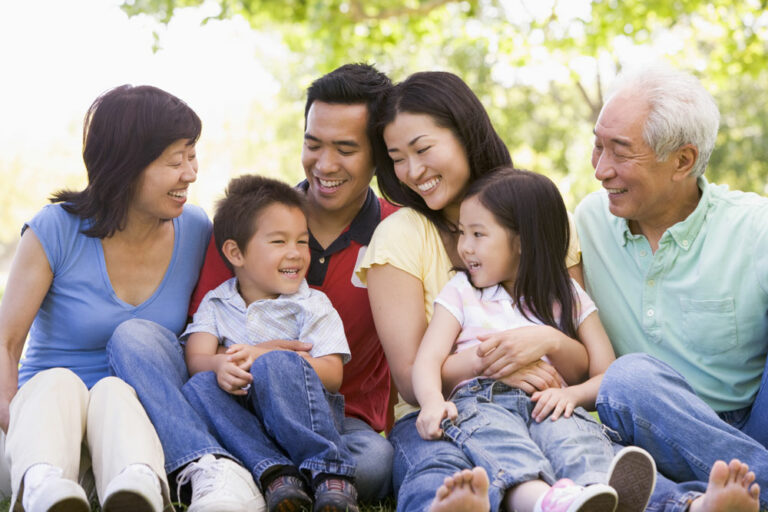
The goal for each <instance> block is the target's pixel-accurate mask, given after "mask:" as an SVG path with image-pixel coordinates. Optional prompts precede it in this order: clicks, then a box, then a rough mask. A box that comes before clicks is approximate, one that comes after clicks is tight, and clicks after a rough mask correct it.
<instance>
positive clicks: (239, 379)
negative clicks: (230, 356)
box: [215, 360, 253, 396]
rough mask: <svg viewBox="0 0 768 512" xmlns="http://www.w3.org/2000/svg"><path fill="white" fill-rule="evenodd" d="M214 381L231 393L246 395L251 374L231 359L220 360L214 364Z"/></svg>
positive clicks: (251, 378)
mask: <svg viewBox="0 0 768 512" xmlns="http://www.w3.org/2000/svg"><path fill="white" fill-rule="evenodd" d="M215 371H216V382H218V383H219V387H220V388H221V389H223V390H224V391H226V392H227V393H229V394H231V395H240V396H242V395H246V394H247V393H248V390H247V387H248V386H250V385H251V382H253V376H252V375H251V374H250V373H249V372H247V371H245V370H243V369H242V368H240V367H239V366H238V365H236V364H235V363H233V362H231V361H226V360H220V362H219V364H217V365H216V370H215Z"/></svg>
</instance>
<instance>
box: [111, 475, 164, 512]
mask: <svg viewBox="0 0 768 512" xmlns="http://www.w3.org/2000/svg"><path fill="white" fill-rule="evenodd" d="M105 495H106V498H104V505H103V506H102V511H103V512H161V511H162V510H163V491H162V488H161V487H160V479H159V478H158V477H157V475H156V474H155V472H154V471H152V469H151V468H150V467H149V466H147V465H146V464H131V465H129V466H127V467H126V468H125V469H123V471H121V472H120V474H118V475H117V476H116V477H114V478H113V479H112V481H111V482H109V484H108V485H107V490H106V493H105Z"/></svg>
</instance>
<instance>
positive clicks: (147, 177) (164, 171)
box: [129, 139, 197, 219]
mask: <svg viewBox="0 0 768 512" xmlns="http://www.w3.org/2000/svg"><path fill="white" fill-rule="evenodd" d="M188 144H189V140H188V139H179V140H177V141H176V142H174V143H173V144H171V145H170V146H168V147H167V148H165V151H163V152H162V153H161V154H160V156H159V157H157V159H155V161H154V162H152V163H151V164H149V165H148V166H147V168H146V169H144V171H143V172H142V173H141V175H140V176H139V179H138V180H137V182H136V192H135V194H134V196H133V199H132V200H131V203H130V206H129V209H130V210H133V211H134V212H137V213H141V214H142V215H147V216H150V217H153V218H160V219H173V218H175V217H178V216H179V215H181V212H182V211H183V209H184V203H186V202H187V189H188V188H189V185H190V183H193V182H194V181H195V180H196V179H197V151H196V149H195V146H194V144H193V145H191V146H190V145H188Z"/></svg>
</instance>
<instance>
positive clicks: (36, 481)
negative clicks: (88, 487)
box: [21, 464, 91, 512]
mask: <svg viewBox="0 0 768 512" xmlns="http://www.w3.org/2000/svg"><path fill="white" fill-rule="evenodd" d="M63 474H64V472H63V471H62V470H61V468H57V467H54V466H51V465H50V464H35V465H34V466H32V467H31V468H29V469H27V471H26V473H25V474H24V494H23V496H22V497H21V503H22V505H23V506H24V510H25V511H26V512H48V511H49V510H51V509H54V510H57V511H59V510H60V511H62V512H90V511H91V506H90V505H89V504H88V497H87V496H86V495H85V491H84V490H83V488H82V487H80V486H79V485H77V483H76V482H73V481H72V480H69V479H67V478H63V477H62V475H63Z"/></svg>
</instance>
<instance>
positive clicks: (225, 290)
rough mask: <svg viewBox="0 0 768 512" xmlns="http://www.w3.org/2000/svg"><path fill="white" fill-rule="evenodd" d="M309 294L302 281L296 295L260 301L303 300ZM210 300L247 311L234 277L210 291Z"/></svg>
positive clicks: (291, 294)
mask: <svg viewBox="0 0 768 512" xmlns="http://www.w3.org/2000/svg"><path fill="white" fill-rule="evenodd" d="M309 294H310V291H309V285H308V284H307V280H306V279H302V280H301V284H300V285H299V289H298V291H296V293H288V294H285V293H284V294H281V295H278V296H277V298H275V299H262V300H280V299H290V300H296V299H305V298H307V297H309ZM211 298H213V299H219V300H222V301H226V302H229V303H231V304H233V305H235V306H236V307H237V308H238V309H239V310H241V311H245V310H246V309H247V308H246V306H245V300H243V296H242V295H240V293H239V292H238V291H237V278H236V277H233V278H231V279H228V280H226V281H224V282H223V283H222V284H221V285H220V286H217V287H216V288H214V289H213V291H211ZM259 302H262V301H261V300H257V301H256V302H253V303H252V304H251V306H253V304H258V303H259Z"/></svg>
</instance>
